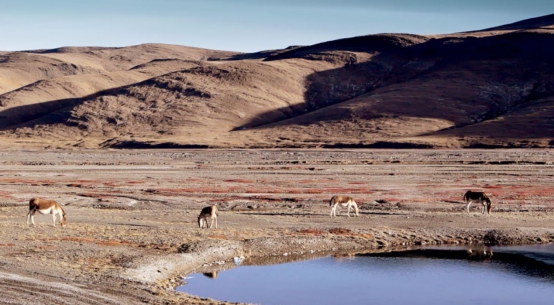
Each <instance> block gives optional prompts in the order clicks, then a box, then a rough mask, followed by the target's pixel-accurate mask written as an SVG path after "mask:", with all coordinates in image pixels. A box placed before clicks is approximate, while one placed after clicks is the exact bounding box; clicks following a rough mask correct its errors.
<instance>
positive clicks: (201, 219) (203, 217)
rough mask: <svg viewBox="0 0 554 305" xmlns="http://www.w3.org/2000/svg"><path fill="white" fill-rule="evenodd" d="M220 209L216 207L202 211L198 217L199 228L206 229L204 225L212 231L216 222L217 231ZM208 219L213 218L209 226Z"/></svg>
mask: <svg viewBox="0 0 554 305" xmlns="http://www.w3.org/2000/svg"><path fill="white" fill-rule="evenodd" d="M218 211H219V210H218V208H217V206H215V205H212V206H209V207H205V208H203V209H202V211H200V215H198V226H199V227H200V228H203V227H204V224H206V228H207V229H210V228H211V227H212V226H213V225H214V221H215V228H216V229H217V212H218ZM208 217H210V218H211V224H210V225H208Z"/></svg>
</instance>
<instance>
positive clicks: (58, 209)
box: [27, 198, 67, 227]
mask: <svg viewBox="0 0 554 305" xmlns="http://www.w3.org/2000/svg"><path fill="white" fill-rule="evenodd" d="M36 212H39V213H41V214H44V215H47V214H52V224H53V225H54V227H55V226H56V215H60V224H61V225H62V227H63V226H65V223H66V221H67V218H66V217H65V210H64V209H63V208H62V206H61V205H60V204H59V203H57V202H56V201H54V200H47V199H42V198H33V199H31V200H30V201H29V213H27V225H29V220H31V222H32V223H33V226H34V225H35V219H34V215H35V213H36Z"/></svg>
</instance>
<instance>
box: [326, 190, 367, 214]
mask: <svg viewBox="0 0 554 305" xmlns="http://www.w3.org/2000/svg"><path fill="white" fill-rule="evenodd" d="M339 205H342V207H343V208H344V207H346V208H347V209H348V213H347V215H348V217H350V209H351V208H352V207H354V211H356V216H360V214H359V213H358V205H357V204H356V201H354V199H352V197H348V196H339V195H335V196H333V198H331V201H330V202H329V206H331V207H332V208H331V217H333V216H335V217H337V207H338V206H339Z"/></svg>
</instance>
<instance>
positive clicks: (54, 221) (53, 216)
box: [52, 213, 56, 227]
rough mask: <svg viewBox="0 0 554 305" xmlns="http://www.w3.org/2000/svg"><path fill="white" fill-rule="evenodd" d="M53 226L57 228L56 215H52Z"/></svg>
mask: <svg viewBox="0 0 554 305" xmlns="http://www.w3.org/2000/svg"><path fill="white" fill-rule="evenodd" d="M52 225H53V226H54V227H55V226H56V213H52Z"/></svg>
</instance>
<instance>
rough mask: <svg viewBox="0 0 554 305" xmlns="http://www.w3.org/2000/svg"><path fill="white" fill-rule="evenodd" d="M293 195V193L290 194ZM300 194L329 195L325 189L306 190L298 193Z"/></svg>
mask: <svg viewBox="0 0 554 305" xmlns="http://www.w3.org/2000/svg"><path fill="white" fill-rule="evenodd" d="M290 193H292V192H290ZM299 193H302V194H323V193H327V191H326V190H324V189H305V190H302V191H298V193H297V194H299Z"/></svg>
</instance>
